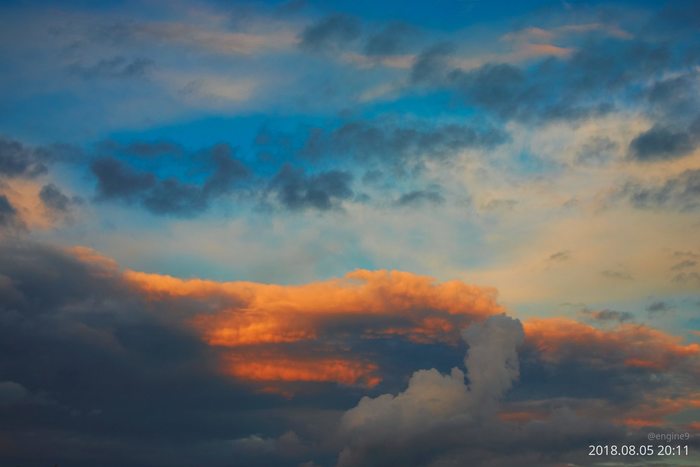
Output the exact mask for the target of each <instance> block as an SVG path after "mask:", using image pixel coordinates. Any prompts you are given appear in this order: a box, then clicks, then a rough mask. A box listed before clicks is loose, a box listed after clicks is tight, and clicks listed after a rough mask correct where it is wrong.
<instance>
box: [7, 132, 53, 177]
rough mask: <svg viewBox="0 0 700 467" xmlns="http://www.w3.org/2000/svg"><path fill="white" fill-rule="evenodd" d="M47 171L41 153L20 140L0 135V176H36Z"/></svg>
mask: <svg viewBox="0 0 700 467" xmlns="http://www.w3.org/2000/svg"><path fill="white" fill-rule="evenodd" d="M46 171H47V169H46V165H45V164H44V162H43V161H42V155H41V154H40V153H38V152H37V151H36V150H34V149H32V148H29V147H27V146H25V145H23V144H22V143H20V142H19V141H15V140H12V139H8V138H4V137H1V136H0V177H2V176H6V177H36V176H37V175H42V174H44V173H46Z"/></svg>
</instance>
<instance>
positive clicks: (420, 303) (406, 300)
mask: <svg viewBox="0 0 700 467" xmlns="http://www.w3.org/2000/svg"><path fill="white" fill-rule="evenodd" d="M124 276H125V278H126V280H127V281H128V282H129V283H130V284H131V285H132V287H134V288H136V289H137V290H138V291H139V292H141V293H143V294H145V295H146V297H148V298H149V299H150V300H154V301H158V300H163V299H169V300H170V299H194V300H201V301H204V302H206V303H211V304H213V305H211V304H210V305H206V306H205V305H203V307H202V312H201V313H198V314H196V315H195V316H193V317H192V318H190V319H189V321H188V322H189V325H190V326H191V327H192V328H193V329H194V330H196V331H197V332H198V333H199V334H200V335H201V336H202V339H203V340H204V341H206V342H207V343H208V344H210V345H212V346H214V347H217V348H220V350H221V352H222V354H223V355H224V356H223V357H222V362H223V363H222V368H221V370H222V371H223V372H224V373H225V374H228V375H231V376H233V377H235V378H237V379H240V380H246V381H252V382H259V383H261V384H264V386H263V389H264V390H267V391H270V390H272V391H275V392H281V393H285V392H286V390H284V388H281V387H279V386H275V385H274V383H276V382H277V383H280V384H281V385H283V384H284V383H287V382H300V381H307V382H329V381H334V382H337V383H339V384H344V385H361V386H365V387H372V386H375V385H376V384H378V383H379V381H380V380H381V378H380V377H379V376H378V371H379V368H378V366H377V364H376V363H373V362H368V361H364V360H357V357H356V356H354V357H353V358H347V357H344V356H343V355H344V352H345V351H346V350H347V348H344V347H343V346H341V345H339V344H337V341H336V340H334V338H335V337H337V336H338V335H341V336H342V335H344V334H347V333H348V332H350V333H355V337H356V338H382V337H401V338H405V339H407V340H409V341H412V342H414V343H433V342H443V343H455V342H457V341H458V340H459V331H460V329H461V328H463V327H465V326H467V325H468V324H469V323H471V322H474V321H480V320H482V319H484V318H486V317H488V316H490V315H493V314H498V313H502V312H503V311H504V310H503V308H502V307H501V306H500V305H498V304H497V303H496V297H495V296H496V294H495V291H494V290H493V289H489V288H483V287H477V286H472V285H468V284H465V283H464V282H461V281H449V282H443V283H439V282H437V281H435V279H433V278H431V277H427V276H419V275H416V274H411V273H407V272H399V271H383V270H382V271H367V270H357V271H354V272H351V273H349V274H347V275H346V276H345V277H343V278H340V279H332V280H327V281H321V282H314V283H310V284H304V285H287V286H285V285H273V284H261V283H253V282H215V281H209V280H200V279H187V280H185V279H178V278H174V277H171V276H165V275H159V274H146V273H141V272H135V271H127V272H125V274H124ZM212 308H213V309H212ZM346 328H347V329H352V331H347V330H346ZM294 344H303V346H304V348H305V349H307V350H308V349H311V350H313V349H320V348H323V349H324V351H325V352H327V351H328V349H329V348H331V349H332V350H331V352H332V353H331V354H330V355H325V354H324V357H322V358H321V357H317V358H313V359H311V358H308V357H306V356H304V357H298V356H295V354H294V353H293V352H291V353H290V352H289V349H287V348H285V345H294ZM254 346H255V351H251V349H252V348H253V347H254ZM261 346H262V348H264V352H263V353H262V354H261V352H260V351H259V350H260V348H261ZM305 355H306V354H305Z"/></svg>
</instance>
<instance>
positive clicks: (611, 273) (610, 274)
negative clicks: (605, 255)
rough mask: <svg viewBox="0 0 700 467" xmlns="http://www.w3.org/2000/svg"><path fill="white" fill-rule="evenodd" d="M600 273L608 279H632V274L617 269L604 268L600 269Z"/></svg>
mask: <svg viewBox="0 0 700 467" xmlns="http://www.w3.org/2000/svg"><path fill="white" fill-rule="evenodd" d="M600 273H601V274H602V275H603V276H605V277H607V278H608V279H616V280H622V281H631V280H634V278H633V277H632V275H631V274H630V273H629V272H627V271H620V270H617V269H606V270H604V271H601V272H600Z"/></svg>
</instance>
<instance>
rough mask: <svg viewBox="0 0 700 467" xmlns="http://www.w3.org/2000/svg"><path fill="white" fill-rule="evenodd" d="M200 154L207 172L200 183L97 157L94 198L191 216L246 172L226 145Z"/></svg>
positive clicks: (94, 172)
mask: <svg viewBox="0 0 700 467" xmlns="http://www.w3.org/2000/svg"><path fill="white" fill-rule="evenodd" d="M199 157H200V158H201V159H202V160H204V161H205V162H206V167H205V169H204V170H206V171H207V172H208V177H207V178H206V179H205V180H204V181H203V182H202V183H200V184H195V183H185V182H182V181H180V180H179V179H177V178H174V177H167V178H162V179H161V178H158V177H157V176H156V175H155V174H154V173H150V172H141V171H137V170H135V169H132V168H131V167H129V166H128V165H126V164H125V163H124V162H122V161H120V160H119V159H116V158H113V157H100V158H97V159H95V160H94V161H93V163H92V167H91V168H92V172H93V174H94V175H95V177H96V179H97V199H98V200H102V201H105V200H120V201H124V202H129V203H133V202H138V203H141V204H143V206H144V207H145V208H146V209H148V210H149V211H150V212H152V213H153V214H161V215H175V216H192V215H196V214H200V213H202V212H203V211H205V210H206V209H207V208H208V207H209V204H210V203H211V201H212V200H214V199H216V198H218V197H220V196H223V195H226V194H229V193H231V192H232V191H233V190H234V189H235V187H236V185H237V183H238V182H239V181H241V180H242V179H244V178H246V177H247V176H248V175H249V171H248V169H247V168H246V166H245V165H244V164H243V163H242V162H241V161H240V160H239V159H237V158H236V157H235V156H234V151H233V149H232V148H231V147H230V146H228V145H225V144H220V145H216V146H214V147H212V148H210V149H208V150H207V151H204V152H202V153H201V154H199Z"/></svg>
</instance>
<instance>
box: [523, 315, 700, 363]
mask: <svg viewBox="0 0 700 467" xmlns="http://www.w3.org/2000/svg"><path fill="white" fill-rule="evenodd" d="M524 327H525V334H526V336H527V337H526V341H527V343H528V344H529V345H532V346H534V347H535V348H536V349H537V350H538V351H539V352H540V355H541V357H542V358H543V359H544V361H547V362H552V363H555V362H559V363H561V362H566V361H583V362H585V364H586V365H587V366H589V367H598V368H623V367H633V368H642V369H649V370H659V371H661V370H665V369H668V368H670V367H672V366H674V365H681V366H682V365H684V364H686V363H692V364H693V365H697V364H698V361H699V360H700V359H698V356H700V345H698V344H682V343H681V341H682V339H681V338H679V337H675V336H672V335H669V334H666V333H664V332H662V331H659V330H656V329H653V328H651V327H648V326H645V325H641V324H633V323H621V324H619V325H618V326H616V327H615V328H613V329H610V330H600V329H597V328H595V327H593V326H590V325H587V324H583V323H579V322H577V321H574V320H569V319H565V318H551V319H531V320H528V321H526V322H525V323H524ZM693 362H694V363H693Z"/></svg>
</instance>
